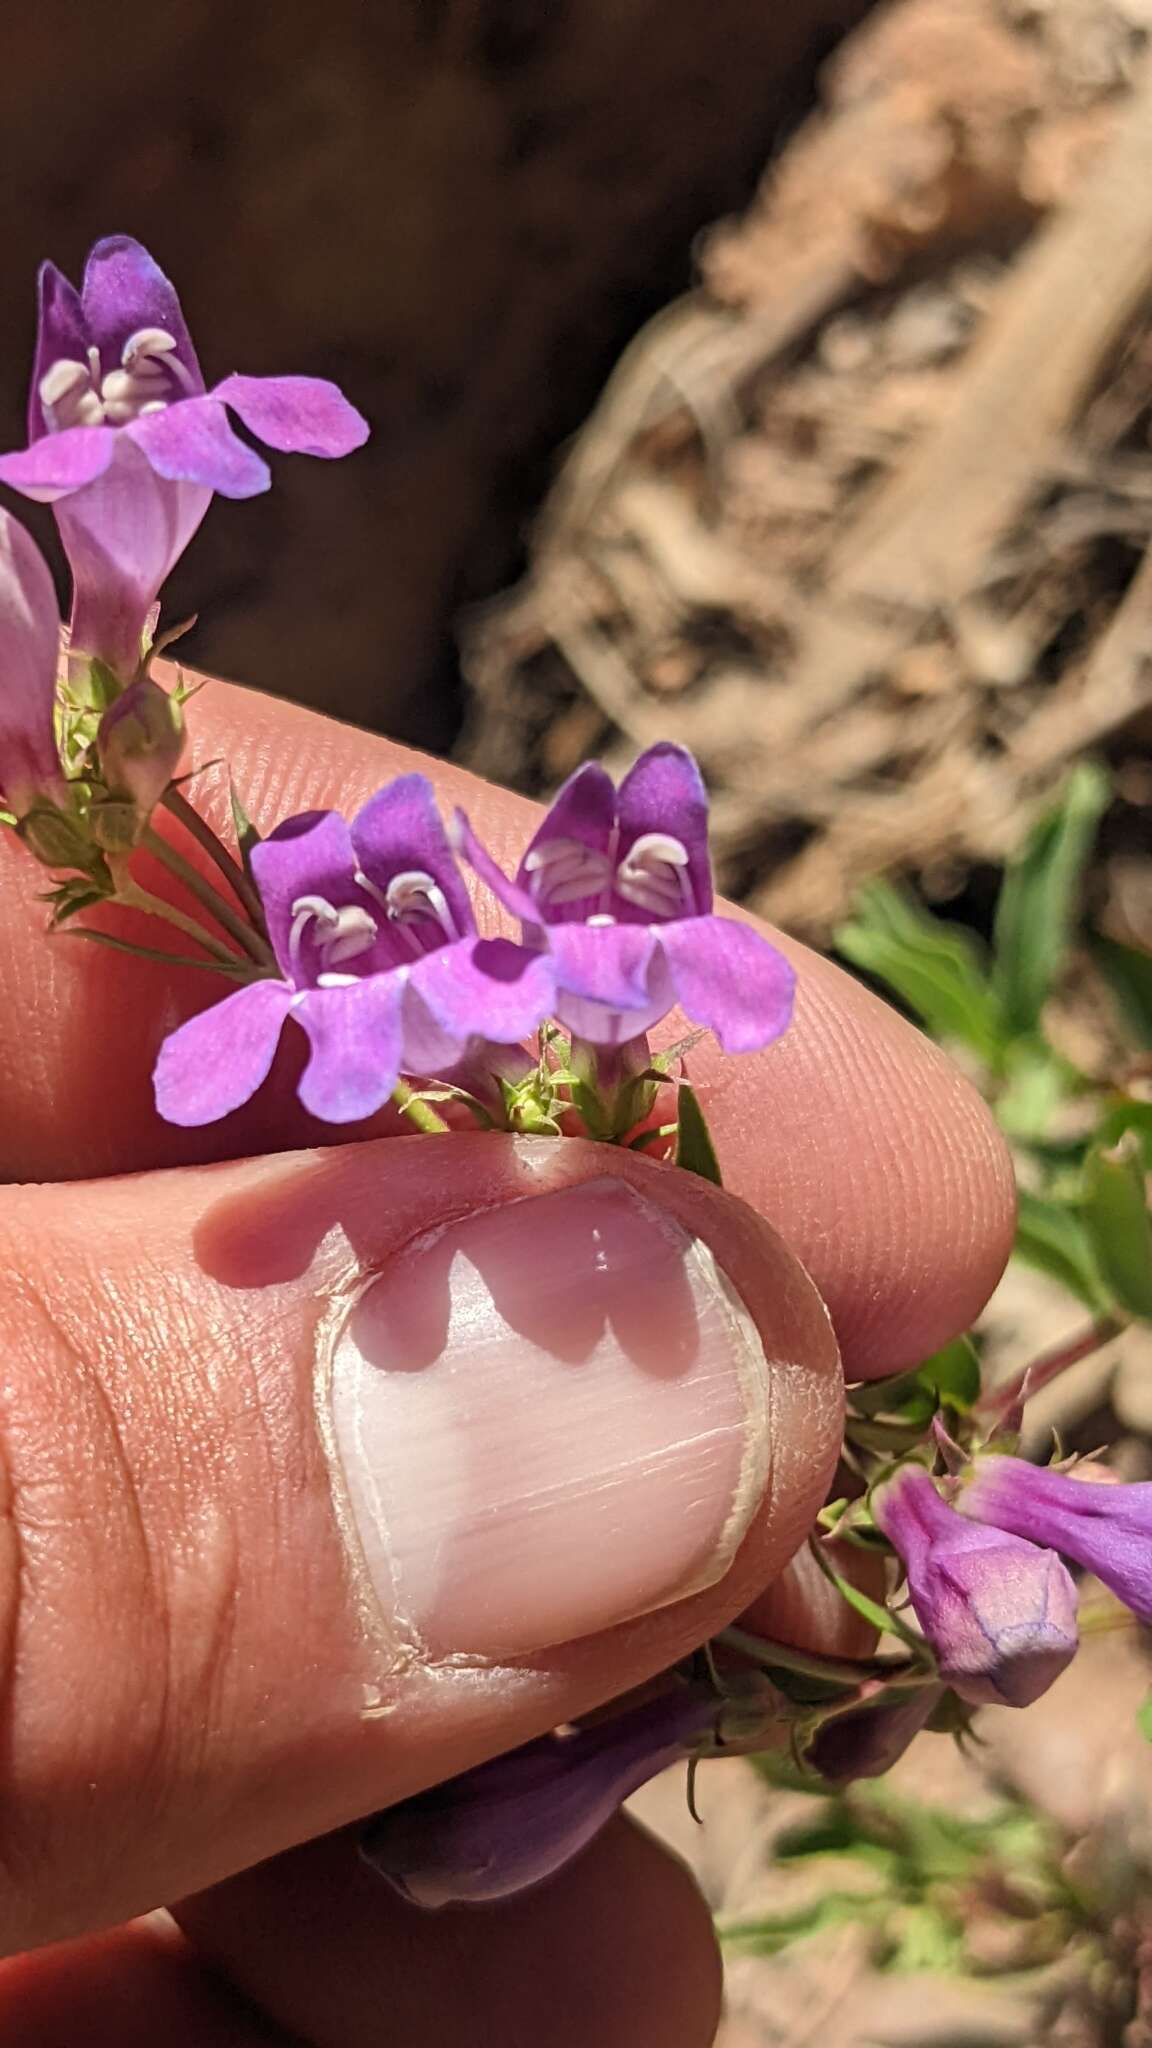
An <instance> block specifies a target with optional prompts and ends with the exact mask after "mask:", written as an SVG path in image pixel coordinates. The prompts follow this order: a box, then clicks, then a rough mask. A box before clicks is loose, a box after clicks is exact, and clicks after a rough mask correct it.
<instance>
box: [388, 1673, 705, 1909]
mask: <svg viewBox="0 0 1152 2048" xmlns="http://www.w3.org/2000/svg"><path fill="white" fill-rule="evenodd" d="M721 1705H722V1703H721V1701H720V1700H719V1699H718V1698H717V1696H716V1694H715V1693H714V1692H713V1691H712V1689H711V1688H710V1687H709V1688H707V1689H701V1688H698V1687H695V1686H692V1687H689V1686H683V1687H681V1688H679V1689H678V1690H677V1691H675V1692H667V1693H663V1694H661V1695H660V1696H659V1697H658V1698H656V1699H652V1700H645V1701H644V1702H643V1704H642V1705H640V1706H638V1707H632V1708H630V1709H629V1710H628V1711H627V1712H625V1713H622V1714H617V1715H616V1716H615V1717H614V1718H613V1719H611V1720H607V1721H600V1722H597V1723H596V1725H595V1726H594V1727H591V1728H580V1729H578V1730H577V1731H576V1733H575V1734H571V1735H545V1736H542V1737H541V1738H540V1739H539V1741H537V1742H528V1743H525V1744H524V1746H523V1748H522V1749H514V1750H512V1751H511V1752H510V1753H509V1754H508V1755H507V1756H499V1757H495V1758H493V1759H492V1761H491V1762H490V1763H485V1764H480V1765H479V1766H478V1767H477V1769H476V1770H473V1771H465V1772H463V1774H462V1775H461V1776H460V1777H458V1778H450V1779H449V1780H448V1782H447V1784H445V1785H436V1786H433V1788H432V1790H431V1791H429V1792H422V1793H420V1794H419V1795H418V1797H417V1798H415V1799H407V1800H405V1801H404V1802H403V1804H402V1805H400V1806H394V1807H392V1808H390V1809H389V1811H388V1812H386V1813H382V1814H380V1815H379V1816H378V1817H377V1818H376V1819H375V1820H374V1821H373V1822H372V1823H371V1825H370V1827H369V1829H368V1831H367V1833H366V1834H365V1836H364V1839H363V1842H362V1844H361V1852H362V1854H363V1855H364V1857H365V1858H366V1860H367V1861H368V1862H369V1863H370V1864H371V1865H372V1868H373V1869H374V1870H378V1871H379V1872H380V1874H381V1876H383V1877H386V1878H387V1879H388V1882H389V1883H390V1884H391V1885H393V1886H394V1887H395V1889H396V1890H397V1891H398V1892H399V1893H400V1894H401V1896H402V1897H403V1898H405V1899H409V1900H410V1901H412V1903H413V1904H415V1905H420V1906H451V1905H463V1904H468V1905H477V1904H480V1903H482V1902H484V1901H485V1900H489V1899H505V1898H509V1897H511V1895H512V1894H513V1893H514V1892H521V1891H524V1890H526V1889H527V1887H528V1886H529V1885H535V1884H539V1883H540V1882H541V1881H542V1879H544V1878H546V1877H551V1876H552V1874H553V1872H555V1871H557V1870H560V1869H562V1868H563V1866H564V1865H565V1864H566V1863H568V1862H570V1861H571V1859H572V1857H573V1856H575V1855H577V1854H578V1853H579V1851H580V1850H581V1849H583V1848H585V1847H586V1846H587V1844H588V1843H589V1842H590V1841H591V1840H592V1839H593V1837H594V1836H595V1835H597V1834H599V1832H600V1830H601V1828H602V1827H604V1826H605V1825H606V1824H607V1822H608V1821H610V1820H611V1818H612V1815H613V1814H614V1813H615V1812H616V1810H617V1808H618V1807H619V1806H620V1804H621V1802H622V1801H623V1800H625V1799H627V1798H628V1796H629V1794H630V1793H632V1792H635V1791H636V1789H637V1787H638V1786H640V1785H643V1784H645V1783H646V1781H647V1780H648V1779H649V1778H652V1777H655V1775H656V1773H657V1771H662V1770H664V1769H665V1767H666V1766H667V1765H668V1764H673V1763H675V1762H676V1761H677V1759H678V1758H680V1757H682V1756H684V1755H686V1754H687V1752H688V1750H689V1749H690V1748H691V1746H692V1744H693V1740H694V1738H696V1737H698V1736H699V1735H700V1734H701V1733H702V1732H703V1731H704V1730H705V1729H707V1728H708V1727H710V1726H711V1725H713V1724H714V1723H715V1721H716V1719H717V1717H718V1715H719V1713H720V1711H721Z"/></svg>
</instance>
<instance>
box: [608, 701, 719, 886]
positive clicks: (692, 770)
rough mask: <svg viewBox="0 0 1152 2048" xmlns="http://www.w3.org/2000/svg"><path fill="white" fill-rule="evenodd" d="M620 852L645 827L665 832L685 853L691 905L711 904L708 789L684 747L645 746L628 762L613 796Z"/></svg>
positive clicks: (634, 839) (621, 852)
mask: <svg viewBox="0 0 1152 2048" xmlns="http://www.w3.org/2000/svg"><path fill="white" fill-rule="evenodd" d="M617 810H618V816H619V821H620V855H621V857H623V856H624V855H625V854H627V852H628V850H629V848H630V847H631V846H632V845H633V844H634V842H635V841H636V840H637V839H639V838H641V837H643V836H644V834H646V833H648V832H659V833H668V834H670V835H671V836H672V838H674V839H678V840H679V841H680V843H681V845H682V846H683V847H684V849H685V851H686V853H687V855H688V879H689V882H690V884H691V892H692V899H693V909H694V910H695V913H696V915H697V917H703V916H705V915H706V913H707V912H708V911H710V910H711V908H712V863H711V861H710V859H709V857H708V792H707V790H706V789H705V787H704V779H703V777H702V775H701V773H700V770H699V768H698V767H697V765H696V761H695V758H694V756H693V755H691V754H690V753H689V752H688V749H687V747H676V746H673V745H672V744H671V742H670V741H662V742H661V744H660V745H659V746H655V747H649V748H648V750H647V752H646V753H644V754H641V756H640V758H639V760H638V761H637V762H636V764H635V766H634V767H633V768H630V769H629V771H628V773H627V775H626V776H625V777H624V780H623V782H622V783H621V784H620V792H619V796H618V797H617Z"/></svg>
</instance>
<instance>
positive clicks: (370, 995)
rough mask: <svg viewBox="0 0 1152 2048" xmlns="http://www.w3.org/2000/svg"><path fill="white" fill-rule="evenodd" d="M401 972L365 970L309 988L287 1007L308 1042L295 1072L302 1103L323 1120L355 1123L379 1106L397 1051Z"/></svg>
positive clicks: (393, 1075) (390, 1085)
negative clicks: (355, 977)
mask: <svg viewBox="0 0 1152 2048" xmlns="http://www.w3.org/2000/svg"><path fill="white" fill-rule="evenodd" d="M403 996H404V977H403V975H402V974H370V975H368V976H367V977H366V978H365V980H363V981H356V982H352V983H350V984H349V986H348V987H347V988H314V989H309V991H308V993H307V995H306V996H305V997H304V998H303V1000H302V1001H300V1002H299V1003H298V1005H297V1007H296V1009H295V1010H294V1012H293V1015H294V1016H295V1018H296V1020H297V1022H298V1023H300V1024H302V1025H303V1027H304V1029H305V1031H306V1032H307V1034H308V1038H309V1041H310V1043H311V1046H312V1057H311V1059H310V1060H309V1062H308V1065H307V1066H306V1067H305V1069H304V1072H303V1074H302V1075H301V1077H300V1086H299V1090H298V1093H299V1096H300V1100H301V1102H302V1103H303V1104H304V1107H305V1109H307V1110H309V1111H310V1112H311V1114H312V1115H313V1116H318V1117H320V1118H321V1120H322V1121H323V1122H324V1123H326V1124H352V1123H358V1122H359V1121H360V1119H361V1117H366V1116H374V1115H375V1113H376V1111H377V1110H378V1109H382V1108H383V1107H384V1104H385V1103H386V1102H387V1100H388V1098H389V1096H390V1095H391V1093H392V1090H393V1089H394V1088H395V1086H396V1082H397V1078H398V1076H399V1073H400V1061H401V1053H402V1043H401V1041H402V1031H401V1005H402V1001H403Z"/></svg>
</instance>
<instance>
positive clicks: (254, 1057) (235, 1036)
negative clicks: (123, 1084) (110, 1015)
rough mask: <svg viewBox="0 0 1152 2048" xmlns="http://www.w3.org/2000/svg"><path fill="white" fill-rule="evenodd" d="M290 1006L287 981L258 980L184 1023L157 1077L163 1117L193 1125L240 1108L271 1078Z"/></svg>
mask: <svg viewBox="0 0 1152 2048" xmlns="http://www.w3.org/2000/svg"><path fill="white" fill-rule="evenodd" d="M291 1007H292V990H291V989H290V988H289V987H288V986H287V984H286V983H285V982H283V981H254V982H251V983H250V984H249V986H248V987H247V988H242V989H238V990H237V991H236V993H235V995H231V996H225V998H224V1001H223V1002H222V1003H214V1004H213V1006H212V1008H211V1009H209V1010H201V1012H200V1014H199V1016H197V1017H190V1018H189V1020H188V1022H187V1023H186V1024H181V1026H180V1028H179V1030H177V1031H173V1032H172V1034H171V1036H170V1037H169V1038H166V1039H165V1040H164V1043H163V1045H162V1046H161V1048H160V1057H159V1059H158V1060H157V1062H156V1071H155V1073H154V1075H153V1085H154V1087H155V1090H156V1107H157V1109H158V1110H159V1112H160V1114H161V1116H162V1117H164V1118H165V1119H166V1121H167V1122H168V1123H170V1124H181V1125H184V1126H185V1127H190V1126H192V1125H194V1124H211V1123H215V1122H216V1120H217V1118H218V1117H222V1116H227V1115H228V1113H229V1111H230V1110H233V1109H239V1107H240V1104H241V1103H242V1102H247V1100H248V1098H249V1096H251V1095H255V1093H256V1090H257V1089H258V1088H259V1086H260V1083H261V1082H262V1081H263V1080H265V1079H266V1077H267V1074H268V1071H269V1068H270V1067H271V1065H272V1061H273V1059H274V1058H275V1054H276V1047H277V1044H278V1042H279V1038H280V1032H281V1029H282V1028H283V1024H284V1019H285V1017H286V1016H287V1015H288V1012H289V1010H290V1009H291Z"/></svg>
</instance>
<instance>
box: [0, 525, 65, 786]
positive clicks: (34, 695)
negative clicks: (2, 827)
mask: <svg viewBox="0 0 1152 2048" xmlns="http://www.w3.org/2000/svg"><path fill="white" fill-rule="evenodd" d="M59 663H60V614H59V610H58V608H57V604H56V592H55V590H54V588H53V585H52V578H51V576H50V574H49V572H48V565H47V563H46V562H45V560H44V557H43V555H42V554H41V553H40V550H39V548H38V547H37V546H36V543H35V541H34V540H33V539H32V536H31V534H29V533H26V532H25V530H24V528H23V527H22V526H21V525H20V522H19V520H16V519H13V517H12V515H11V513H9V512H4V511H2V510H0V796H2V797H3V800H4V804H5V806H6V807H7V809H8V810H9V811H11V812H13V813H14V815H15V816H16V817H17V818H22V817H24V816H25V814H26V813H27V812H28V811H30V810H31V809H32V808H33V806H34V805H35V804H36V803H37V802H38V801H46V802H49V803H53V802H56V801H59V800H60V799H61V798H62V797H63V795H64V778H63V775H62V773H61V770H60V759H59V754H58V752H57V746H56V726H55V704H56V675H57V669H58V667H59Z"/></svg>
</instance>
